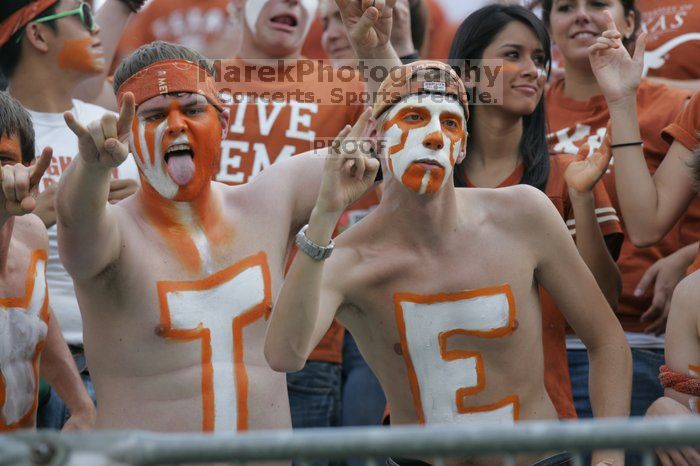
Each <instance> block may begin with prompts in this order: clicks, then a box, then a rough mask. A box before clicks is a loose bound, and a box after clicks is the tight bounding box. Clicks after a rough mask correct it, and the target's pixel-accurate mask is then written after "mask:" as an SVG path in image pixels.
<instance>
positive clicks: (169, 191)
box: [130, 116, 178, 200]
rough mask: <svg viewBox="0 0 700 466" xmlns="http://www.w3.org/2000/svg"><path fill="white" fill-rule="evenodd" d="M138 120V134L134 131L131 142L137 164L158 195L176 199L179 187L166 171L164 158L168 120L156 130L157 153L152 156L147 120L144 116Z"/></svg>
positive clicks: (155, 144) (155, 147) (155, 145)
mask: <svg viewBox="0 0 700 466" xmlns="http://www.w3.org/2000/svg"><path fill="white" fill-rule="evenodd" d="M137 119H138V123H137V124H138V127H137V130H138V134H137V135H134V132H133V131H132V133H131V140H130V146H131V151H132V152H133V153H134V155H136V157H134V159H135V160H136V164H137V165H138V167H139V170H141V173H143V176H144V177H145V178H146V180H147V181H148V184H150V185H151V186H152V187H153V189H155V190H156V191H157V192H158V194H160V195H161V196H163V197H164V198H166V199H170V200H172V199H175V196H176V195H177V191H178V185H177V184H176V183H175V182H174V181H173V180H172V178H170V175H169V174H168V172H167V170H166V169H165V159H164V157H163V136H165V130H166V129H167V127H168V120H167V119H166V120H163V122H162V123H160V124H159V125H158V127H157V128H156V130H155V137H154V141H153V148H154V150H155V153H154V154H153V155H151V151H150V150H149V148H148V144H147V142H146V119H145V118H143V117H142V116H137ZM134 137H138V141H139V147H140V149H141V150H140V151H137V150H136V145H135V144H134Z"/></svg>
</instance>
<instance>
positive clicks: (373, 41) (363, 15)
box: [335, 0, 396, 51]
mask: <svg viewBox="0 0 700 466" xmlns="http://www.w3.org/2000/svg"><path fill="white" fill-rule="evenodd" d="M335 1H336V3H337V5H338V9H339V10H340V15H341V17H342V18H343V24H345V28H346V29H347V31H348V38H349V39H350V42H351V43H352V46H353V48H355V51H358V50H360V49H363V50H367V49H376V48H380V47H382V46H385V45H387V44H388V43H389V41H390V39H391V29H392V24H393V15H394V4H395V3H396V0H335Z"/></svg>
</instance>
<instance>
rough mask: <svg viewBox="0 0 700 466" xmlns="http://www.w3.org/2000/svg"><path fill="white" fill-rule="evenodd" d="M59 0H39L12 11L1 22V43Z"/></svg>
mask: <svg viewBox="0 0 700 466" xmlns="http://www.w3.org/2000/svg"><path fill="white" fill-rule="evenodd" d="M54 3H58V0H37V1H35V2H31V3H29V4H27V5H25V6H23V7H22V8H20V9H19V10H17V11H15V12H14V13H12V14H11V15H10V16H9V17H8V18H7V19H5V20H4V21H3V22H2V23H0V45H4V44H5V43H6V42H7V41H8V40H10V37H12V36H14V35H15V33H16V32H17V31H19V30H20V29H22V28H23V27H24V26H26V25H27V24H29V23H30V22H32V21H33V20H34V18H36V17H37V16H39V15H40V14H41V13H42V12H43V11H44V10H46V9H47V8H48V7H50V6H51V5H53V4H54Z"/></svg>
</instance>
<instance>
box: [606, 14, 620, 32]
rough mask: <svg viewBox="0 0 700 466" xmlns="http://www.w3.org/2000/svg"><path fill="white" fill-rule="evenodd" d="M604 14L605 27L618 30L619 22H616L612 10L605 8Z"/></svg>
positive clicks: (609, 29)
mask: <svg viewBox="0 0 700 466" xmlns="http://www.w3.org/2000/svg"><path fill="white" fill-rule="evenodd" d="M603 14H604V15H605V29H606V30H608V31H617V24H615V20H614V19H613V17H612V13H610V10H605V11H604V12H603Z"/></svg>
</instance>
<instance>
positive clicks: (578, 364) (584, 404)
mask: <svg viewBox="0 0 700 466" xmlns="http://www.w3.org/2000/svg"><path fill="white" fill-rule="evenodd" d="M567 353H568V356H569V374H570V375H571V388H572V390H573V395H574V405H575V406H576V414H578V417H580V418H585V417H593V409H592V408H591V400H590V399H589V397H588V352H587V351H586V350H568V351H567ZM663 363H664V350H662V349H640V348H632V364H633V365H632V368H633V369H632V405H631V406H630V414H631V415H632V416H644V414H645V413H646V411H647V409H648V408H649V406H650V405H651V404H652V403H653V402H654V401H655V400H656V399H657V398H660V397H662V396H663V394H664V389H663V387H662V386H661V383H660V382H659V368H660V367H661V365H662V364H663ZM625 464H626V465H627V466H636V465H641V464H642V460H641V455H639V454H637V453H636V452H635V453H632V454H628V455H627V459H626V461H625Z"/></svg>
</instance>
